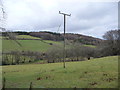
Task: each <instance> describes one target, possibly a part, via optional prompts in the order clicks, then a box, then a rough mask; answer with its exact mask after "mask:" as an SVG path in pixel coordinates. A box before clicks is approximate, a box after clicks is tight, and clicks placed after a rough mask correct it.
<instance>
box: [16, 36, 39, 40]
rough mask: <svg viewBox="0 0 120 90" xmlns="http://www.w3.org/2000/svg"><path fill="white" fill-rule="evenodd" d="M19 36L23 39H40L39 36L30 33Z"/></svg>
mask: <svg viewBox="0 0 120 90" xmlns="http://www.w3.org/2000/svg"><path fill="white" fill-rule="evenodd" d="M17 38H21V39H40V38H38V37H33V36H30V35H18V36H17Z"/></svg>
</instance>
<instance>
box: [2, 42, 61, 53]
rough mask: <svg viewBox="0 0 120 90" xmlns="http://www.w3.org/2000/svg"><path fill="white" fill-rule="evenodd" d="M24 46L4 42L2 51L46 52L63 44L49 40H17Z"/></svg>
mask: <svg viewBox="0 0 120 90" xmlns="http://www.w3.org/2000/svg"><path fill="white" fill-rule="evenodd" d="M17 41H18V42H19V43H20V44H21V45H22V46H19V45H18V44H17V43H16V42H15V41H13V40H2V50H3V51H16V50H20V51H22V50H25V51H28V50H29V51H42V52H44V51H46V50H47V49H48V48H50V47H53V46H55V45H59V44H61V43H60V42H56V41H49V40H44V41H41V40H17Z"/></svg>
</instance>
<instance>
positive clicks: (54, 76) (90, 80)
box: [1, 56, 118, 88]
mask: <svg viewBox="0 0 120 90" xmlns="http://www.w3.org/2000/svg"><path fill="white" fill-rule="evenodd" d="M1 67H2V71H3V77H5V78H6V87H7V88H29V87H30V82H32V83H33V88H117V87H118V56H110V57H104V58H97V59H91V60H89V61H80V62H67V63H66V68H63V63H49V64H25V65H9V66H1Z"/></svg>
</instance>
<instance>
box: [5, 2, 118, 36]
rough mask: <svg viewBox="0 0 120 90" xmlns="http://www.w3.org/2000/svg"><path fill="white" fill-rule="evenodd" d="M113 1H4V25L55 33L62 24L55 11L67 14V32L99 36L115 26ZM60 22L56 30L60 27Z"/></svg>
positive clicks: (115, 27)
mask: <svg viewBox="0 0 120 90" xmlns="http://www.w3.org/2000/svg"><path fill="white" fill-rule="evenodd" d="M98 1H99V0H98ZM117 5H118V4H117V2H80V0H5V1H4V6H5V10H6V12H7V28H8V29H14V30H16V29H17V30H20V29H22V30H32V31H33V30H50V31H54V32H56V31H57V29H58V26H59V25H60V24H63V16H62V15H60V14H59V13H58V11H59V10H60V11H62V12H67V13H71V14H72V16H71V17H67V32H73V33H82V34H86V35H92V36H96V37H101V36H102V35H103V34H104V32H106V31H108V30H111V29H117V28H118V27H117V21H118V16H117V15H118V6H117ZM62 29H63V25H62V26H61V28H60V32H62V31H63V30H62Z"/></svg>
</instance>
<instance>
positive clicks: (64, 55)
mask: <svg viewBox="0 0 120 90" xmlns="http://www.w3.org/2000/svg"><path fill="white" fill-rule="evenodd" d="M59 14H63V15H64V50H63V64H64V65H63V67H64V68H65V58H66V53H65V30H66V16H71V14H65V13H61V12H60V11H59Z"/></svg>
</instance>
